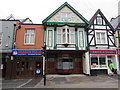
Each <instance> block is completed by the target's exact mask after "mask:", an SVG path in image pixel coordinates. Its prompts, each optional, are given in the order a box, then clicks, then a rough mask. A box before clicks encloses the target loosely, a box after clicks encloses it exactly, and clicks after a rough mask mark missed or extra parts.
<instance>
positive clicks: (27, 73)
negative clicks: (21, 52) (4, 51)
mask: <svg viewBox="0 0 120 90" xmlns="http://www.w3.org/2000/svg"><path fill="white" fill-rule="evenodd" d="M40 75H42V62H40V61H35V60H17V61H16V78H30V77H37V76H40Z"/></svg>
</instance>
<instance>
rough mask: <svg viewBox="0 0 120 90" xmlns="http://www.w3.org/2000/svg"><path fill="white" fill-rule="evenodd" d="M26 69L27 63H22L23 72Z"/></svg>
mask: <svg viewBox="0 0 120 90" xmlns="http://www.w3.org/2000/svg"><path fill="white" fill-rule="evenodd" d="M24 69H25V62H22V71H23V70H24Z"/></svg>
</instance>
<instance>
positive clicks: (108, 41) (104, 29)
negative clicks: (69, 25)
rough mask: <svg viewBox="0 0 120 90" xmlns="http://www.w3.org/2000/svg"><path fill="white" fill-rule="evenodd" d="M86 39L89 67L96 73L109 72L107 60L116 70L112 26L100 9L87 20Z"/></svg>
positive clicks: (116, 61) (116, 62)
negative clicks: (87, 41) (87, 40)
mask: <svg viewBox="0 0 120 90" xmlns="http://www.w3.org/2000/svg"><path fill="white" fill-rule="evenodd" d="M89 23H90V24H89V26H88V29H89V31H88V39H89V54H90V69H91V71H92V70H96V71H97V72H98V73H106V74H109V73H110V70H109V67H108V65H109V62H110V61H112V62H113V64H114V65H115V67H116V69H117V70H118V60H117V52H116V45H115V38H114V28H113V27H112V25H111V24H110V23H109V21H108V20H107V19H106V17H105V16H104V15H103V13H102V12H101V10H100V9H98V11H97V12H96V13H95V14H94V16H93V17H92V18H91V20H90V21H89Z"/></svg>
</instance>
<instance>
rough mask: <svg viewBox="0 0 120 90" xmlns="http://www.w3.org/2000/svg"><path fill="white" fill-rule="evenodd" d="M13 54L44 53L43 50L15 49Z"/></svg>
mask: <svg viewBox="0 0 120 90" xmlns="http://www.w3.org/2000/svg"><path fill="white" fill-rule="evenodd" d="M12 55H13V56H20V55H21V56H22V55H24V56H25V55H26V56H30V55H42V50H13V51H12Z"/></svg>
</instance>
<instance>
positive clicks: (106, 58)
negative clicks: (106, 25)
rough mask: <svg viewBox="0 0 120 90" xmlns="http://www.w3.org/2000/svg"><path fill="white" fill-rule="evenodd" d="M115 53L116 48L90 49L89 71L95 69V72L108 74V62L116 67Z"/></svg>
mask: <svg viewBox="0 0 120 90" xmlns="http://www.w3.org/2000/svg"><path fill="white" fill-rule="evenodd" d="M116 56H117V53H116V50H90V67H91V72H93V71H95V73H97V74H109V73H110V70H109V67H108V65H109V63H110V61H112V63H113V64H114V65H115V67H116V69H117V63H118V62H117V58H116Z"/></svg>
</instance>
